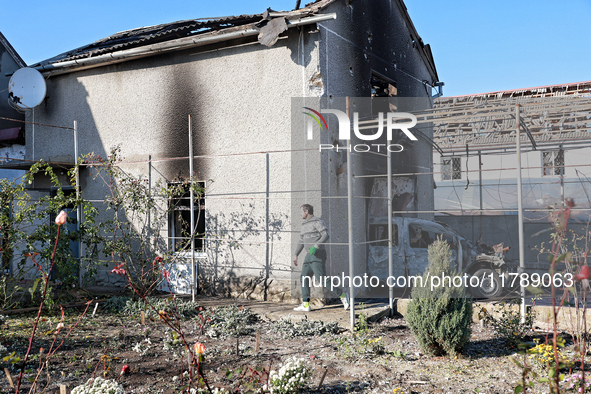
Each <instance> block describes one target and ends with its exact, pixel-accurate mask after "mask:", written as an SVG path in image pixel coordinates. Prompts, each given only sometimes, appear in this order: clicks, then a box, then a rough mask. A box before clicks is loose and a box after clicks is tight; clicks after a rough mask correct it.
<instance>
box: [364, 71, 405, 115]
mask: <svg viewBox="0 0 591 394" xmlns="http://www.w3.org/2000/svg"><path fill="white" fill-rule="evenodd" d="M370 85H371V98H372V100H371V113H372V115H373V116H378V114H379V113H380V112H383V113H384V114H387V113H388V112H396V111H397V108H396V105H394V104H393V103H392V101H391V100H390V98H391V97H396V96H398V89H397V88H396V82H393V81H390V80H388V79H387V78H385V77H383V76H381V75H378V74H376V73H372V74H371V81H370Z"/></svg>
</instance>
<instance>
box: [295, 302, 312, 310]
mask: <svg viewBox="0 0 591 394" xmlns="http://www.w3.org/2000/svg"><path fill="white" fill-rule="evenodd" d="M293 310H294V311H296V312H310V310H311V309H310V305H308V306H304V304H302V305H300V306H297V307H295V308H293Z"/></svg>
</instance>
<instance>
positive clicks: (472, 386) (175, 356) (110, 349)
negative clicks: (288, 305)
mask: <svg viewBox="0 0 591 394" xmlns="http://www.w3.org/2000/svg"><path fill="white" fill-rule="evenodd" d="M104 309H105V308H104V307H103V306H102V305H101V306H100V307H99V309H98V310H97V313H96V315H95V317H92V308H91V309H90V310H89V312H87V314H86V315H85V316H84V317H83V318H82V319H81V320H80V322H79V324H78V325H77V326H76V327H75V328H74V330H73V331H72V333H71V335H70V337H69V338H67V339H66V340H65V342H64V344H63V345H62V346H61V348H60V349H59V350H58V351H57V352H56V353H55V355H54V356H53V357H51V358H50V360H49V363H48V367H47V368H46V369H45V370H44V371H43V373H42V374H41V376H40V377H39V378H38V382H37V387H38V389H37V392H49V393H59V392H60V386H66V387H67V389H68V391H67V392H68V393H69V392H70V390H71V389H73V388H74V387H75V386H78V385H80V384H82V383H84V382H85V381H87V380H88V379H89V378H91V377H93V376H97V377H98V376H100V377H106V378H109V379H118V382H119V383H120V384H121V385H122V386H123V387H124V389H125V391H126V392H127V393H148V392H150V393H177V392H180V388H181V387H183V385H185V384H186V383H187V380H188V378H187V377H186V376H183V372H184V371H186V370H187V359H186V356H184V357H183V361H182V362H181V356H183V354H184V349H183V346H182V343H181V342H182V341H181V339H180V338H178V337H177V336H175V335H174V334H173V332H172V331H171V330H170V329H169V328H168V327H167V326H166V325H165V324H164V323H163V321H162V320H161V318H159V317H158V315H155V314H149V313H148V314H147V315H145V316H144V323H145V324H142V321H141V320H142V319H141V314H140V313H139V312H137V313H135V312H134V311H133V309H132V310H131V312H130V313H132V314H131V315H128V314H124V313H117V312H107V311H105V310H104ZM211 311H213V313H214V314H212V315H207V314H206V315H205V316H208V317H209V318H211V316H213V317H214V319H213V320H211V321H209V322H208V321H207V320H208V318H205V319H204V320H202V319H201V318H200V317H198V316H197V314H195V315H193V316H191V313H187V315H186V317H185V319H184V320H183V321H182V323H181V324H182V328H183V332H184V334H185V339H186V340H187V342H188V343H189V344H191V345H193V344H194V343H197V342H200V343H202V344H204V346H205V349H206V351H205V360H204V362H203V363H202V369H203V373H204V375H205V377H206V378H207V380H208V383H209V385H210V387H212V388H213V387H218V388H227V389H230V390H231V389H237V388H241V389H242V390H243V391H247V389H248V388H251V387H253V386H254V387H259V388H262V387H263V385H264V384H265V383H266V379H267V376H266V373H267V372H268V371H269V370H278V369H279V367H280V366H281V365H282V364H283V363H284V362H285V361H286V360H287V359H289V358H291V357H294V356H295V357H298V358H304V359H305V360H306V362H307V363H309V364H310V366H311V367H312V369H313V375H312V377H311V379H310V380H309V384H308V388H309V390H310V391H315V392H326V393H328V392H339V393H340V392H342V393H344V392H376V393H382V392H383V393H386V392H387V393H392V392H393V391H394V390H396V389H398V391H394V392H403V393H413V392H414V393H466V392H480V393H508V392H514V388H515V386H516V384H517V383H518V381H519V380H520V379H521V376H522V370H521V369H520V368H519V367H517V366H516V365H515V364H514V363H513V362H512V361H511V360H510V357H514V358H517V360H521V361H523V357H524V356H522V355H516V354H515V352H516V349H511V348H509V347H508V346H507V345H506V344H505V342H504V341H503V340H501V339H497V338H496V336H495V333H494V332H492V330H490V329H489V328H486V327H481V326H480V325H478V324H474V325H473V327H472V337H471V339H470V342H469V344H468V346H467V348H466V349H465V351H464V354H463V355H462V357H459V358H448V357H431V356H427V355H424V354H422V353H421V351H420V350H419V347H418V345H417V342H416V340H415V339H414V337H413V335H412V333H411V332H410V330H409V328H408V325H407V323H406V321H405V320H404V319H403V318H395V319H382V320H381V321H379V322H378V323H375V324H373V325H372V326H371V327H365V326H364V324H363V321H364V319H361V323H362V326H361V329H362V330H361V331H360V332H357V333H355V334H353V333H351V332H350V331H349V330H346V329H344V328H338V327H337V326H336V324H330V323H328V324H327V323H321V322H316V323H315V322H311V321H308V320H304V321H303V322H301V323H298V322H295V321H289V320H281V321H280V322H277V321H271V320H267V319H265V318H263V317H261V316H256V315H253V314H251V313H250V312H249V310H247V309H239V308H235V307H234V309H231V308H230V307H228V308H226V309H225V310H224V312H223V313H221V312H220V311H222V309H220V310H218V311H217V312H215V309H212V310H210V313H212V312H211ZM205 312H207V311H201V312H200V313H205ZM215 313H217V315H216V314H215ZM80 315H81V312H80V311H78V312H75V311H68V312H67V314H66V318H65V321H64V323H65V328H66V329H67V328H68V327H69V326H71V325H72V324H74V323H75V321H76V320H77V319H78V317H79V316H80ZM33 321H34V316H33V315H31V314H28V315H11V316H7V317H6V318H5V320H4V322H5V323H4V325H3V326H2V328H1V329H0V342H1V344H2V346H4V347H5V348H6V349H5V350H4V349H3V348H2V347H0V352H1V357H6V356H8V355H10V354H12V353H13V352H14V356H13V359H14V357H22V356H23V355H24V354H25V352H26V349H27V347H28V339H29V335H30V332H31V329H32V325H33ZM58 321H59V316H57V317H56V316H53V317H48V316H45V317H44V318H42V319H41V322H40V324H39V327H38V329H37V335H36V337H35V341H34V344H33V348H32V352H31V354H32V357H31V361H30V362H29V366H28V368H29V371H28V373H26V374H25V376H24V378H23V379H22V386H21V392H28V391H29V388H30V387H31V381H32V380H33V379H34V377H35V375H36V370H37V367H38V364H39V361H38V360H39V357H40V356H39V354H40V352H41V348H43V352H44V353H46V352H47V351H48V349H50V348H51V343H52V342H53V340H54V337H55V334H54V333H55V331H56V325H57V324H58ZM203 322H205V324H203ZM233 323H235V324H234V325H233V326H232V324H233ZM65 332H67V331H65V330H64V331H62V332H60V334H59V335H58V336H57V338H58V340H57V341H56V345H57V344H59V342H60V341H61V339H62V338H63V337H64V335H65ZM236 334H239V336H238V337H236ZM314 334H319V335H314ZM257 343H258V345H257ZM54 347H55V345H54ZM569 351H570V350H569V349H568V348H567V349H566V350H563V352H569ZM11 361H14V360H6V361H3V362H2V365H1V367H2V369H4V368H5V367H7V368H8V369H9V371H10V373H11V376H12V379H13V380H14V381H15V384H16V379H17V376H18V367H17V366H18V365H19V363H14V364H13V363H11ZM528 363H529V364H532V366H533V367H534V368H540V367H537V366H535V365H533V364H534V362H533V360H529V361H528ZM124 365H128V366H129V373H126V374H123V375H121V376H119V375H120V371H121V368H122V367H123V366H124ZM325 371H326V374H325ZM47 372H48V373H47ZM185 375H186V374H185ZM324 375H325V376H324ZM257 376H259V379H260V380H261V383H260V384H254V385H251V384H250V383H252V381H253V380H256V377H257ZM323 376H324V379H323ZM321 380H322V384H320V382H321ZM0 388H1V392H3V393H9V392H14V389H11V388H10V387H9V384H8V380H7V378H5V377H4V376H3V377H2V378H1V379H0ZM544 391H546V392H547V391H549V390H548V389H547V386H544V385H542V384H538V385H537V386H536V391H535V392H544Z"/></svg>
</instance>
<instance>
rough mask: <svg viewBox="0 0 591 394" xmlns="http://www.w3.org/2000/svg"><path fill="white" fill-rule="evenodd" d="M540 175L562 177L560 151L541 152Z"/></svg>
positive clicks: (561, 155)
mask: <svg viewBox="0 0 591 394" xmlns="http://www.w3.org/2000/svg"><path fill="white" fill-rule="evenodd" d="M542 162H543V169H542V171H543V173H542V175H544V176H547V175H564V151H563V150H562V149H559V150H554V151H544V152H542Z"/></svg>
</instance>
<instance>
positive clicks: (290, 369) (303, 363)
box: [269, 357, 312, 394]
mask: <svg viewBox="0 0 591 394" xmlns="http://www.w3.org/2000/svg"><path fill="white" fill-rule="evenodd" d="M311 377H312V368H311V366H310V363H309V362H308V360H306V359H304V358H295V357H294V358H292V359H290V360H289V361H288V362H287V363H285V364H284V365H283V366H282V367H281V368H280V369H279V371H277V372H275V371H271V373H270V374H269V391H270V392H271V394H291V393H297V392H298V391H300V390H301V389H303V388H304V387H306V385H307V384H308V383H309V380H310V378H311Z"/></svg>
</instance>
